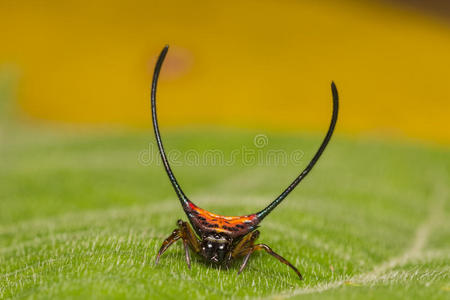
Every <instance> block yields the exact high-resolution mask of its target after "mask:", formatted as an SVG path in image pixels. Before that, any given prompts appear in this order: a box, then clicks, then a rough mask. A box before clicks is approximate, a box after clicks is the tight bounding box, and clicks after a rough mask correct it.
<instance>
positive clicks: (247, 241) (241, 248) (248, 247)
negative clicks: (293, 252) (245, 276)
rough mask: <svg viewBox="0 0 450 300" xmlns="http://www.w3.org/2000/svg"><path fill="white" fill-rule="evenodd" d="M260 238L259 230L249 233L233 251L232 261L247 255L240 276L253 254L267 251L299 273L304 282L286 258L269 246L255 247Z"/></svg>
mask: <svg viewBox="0 0 450 300" xmlns="http://www.w3.org/2000/svg"><path fill="white" fill-rule="evenodd" d="M258 236H259V231H258V230H255V231H253V232H251V233H249V234H248V235H246V236H245V237H244V238H243V239H242V240H241V241H240V242H239V243H238V244H237V245H236V247H235V248H234V249H233V251H232V253H231V257H230V259H231V258H236V257H239V256H244V255H245V257H244V261H243V262H242V265H241V267H240V268H239V271H238V274H240V273H241V272H242V271H243V270H244V268H245V266H246V265H247V263H248V260H249V258H250V256H251V255H252V253H253V252H255V251H257V250H265V251H266V252H267V253H269V254H270V255H272V256H273V257H275V258H276V259H278V260H279V261H280V262H282V263H283V264H285V265H288V266H289V267H290V268H291V269H292V270H294V271H295V273H297V275H298V277H299V278H300V280H303V276H302V274H301V273H300V271H299V270H298V269H297V268H296V267H294V266H293V265H292V264H291V263H290V262H289V261H287V260H286V259H285V258H284V257H282V256H281V255H279V254H277V253H275V252H274V251H273V250H272V249H271V248H270V247H269V246H267V245H266V244H256V245H255V244H254V243H255V240H256V239H257V238H258Z"/></svg>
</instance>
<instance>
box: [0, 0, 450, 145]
mask: <svg viewBox="0 0 450 300" xmlns="http://www.w3.org/2000/svg"><path fill="white" fill-rule="evenodd" d="M0 27H1V28H3V30H2V43H1V47H0V70H1V69H3V70H6V69H8V70H9V69H11V66H13V67H12V68H13V69H15V70H17V71H18V90H17V94H18V103H19V105H18V107H19V108H20V111H21V113H22V115H23V116H27V117H28V118H31V119H37V120H47V121H51V122H55V124H60V123H58V122H61V124H62V123H69V124H74V123H75V124H88V125H95V126H97V125H101V126H105V125H106V126H109V125H126V126H133V127H148V126H150V115H149V86H150V80H151V75H152V71H153V64H154V62H155V59H156V56H157V55H158V54H159V52H160V50H161V49H162V47H163V46H164V45H165V44H169V45H170V46H171V49H170V51H169V54H168V57H167V60H166V63H165V65H164V67H163V71H162V77H161V81H160V86H159V90H158V92H159V95H158V96H159V107H158V108H159V114H160V121H161V126H164V127H170V126H172V127H178V126H185V125H201V126H205V125H208V126H210V125H214V126H227V127H237V128H261V129H273V130H283V131H300V130H307V131H323V130H324V128H325V127H326V126H327V125H328V121H329V118H330V112H331V92H330V86H329V85H330V82H331V80H334V81H335V82H336V84H337V86H338V89H339V91H340V95H341V115H340V121H339V132H340V133H341V134H347V135H355V136H360V135H364V136H377V137H378V136H383V137H389V138H395V139H397V138H400V139H413V140H419V141H426V142H432V143H439V144H446V145H448V144H449V143H450V122H449V120H448V119H449V116H450V23H449V22H448V20H446V19H445V18H439V17H436V16H433V15H431V14H427V13H423V12H422V11H421V10H420V9H411V8H407V7H405V6H402V5H400V4H395V5H393V4H388V3H385V2H382V3H379V2H375V1H349V0H346V1H291V0H281V1H269V0H262V1H261V0H260V1H226V2H223V1H195V2H193V1H142V0H137V1H128V2H124V1H111V0H110V1H86V0H82V1H73V2H72V1H56V0H47V1H5V0H3V1H1V2H0ZM4 72H5V71H4Z"/></svg>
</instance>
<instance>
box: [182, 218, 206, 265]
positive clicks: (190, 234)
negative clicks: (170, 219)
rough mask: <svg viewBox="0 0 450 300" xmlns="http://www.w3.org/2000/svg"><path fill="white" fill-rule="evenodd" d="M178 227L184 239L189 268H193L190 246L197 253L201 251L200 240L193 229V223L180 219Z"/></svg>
mask: <svg viewBox="0 0 450 300" xmlns="http://www.w3.org/2000/svg"><path fill="white" fill-rule="evenodd" d="M178 227H179V230H180V236H181V238H182V239H183V246H184V254H185V257H186V263H187V265H188V268H189V269H190V268H191V256H190V254H189V248H191V249H192V251H194V252H195V253H200V248H201V246H200V241H199V240H198V238H197V236H196V235H195V233H194V231H193V230H192V227H191V225H189V223H187V222H183V221H182V220H178Z"/></svg>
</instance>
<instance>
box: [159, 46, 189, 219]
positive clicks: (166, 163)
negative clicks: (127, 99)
mask: <svg viewBox="0 0 450 300" xmlns="http://www.w3.org/2000/svg"><path fill="white" fill-rule="evenodd" d="M168 51H169V45H166V46H165V47H164V49H163V50H162V51H161V54H160V55H159V57H158V61H157V62H156V65H155V70H154V72H153V81H152V91H151V105H152V121H153V130H154V132H155V137H156V144H157V145H158V149H159V153H160V154H161V159H162V162H163V164H164V168H165V169H166V173H167V175H168V176H169V180H170V182H171V183H172V186H173V188H174V190H175V192H176V193H177V196H178V199H180V202H181V205H182V206H183V208H184V209H185V210H186V208H187V207H188V206H189V202H190V201H189V199H188V198H187V197H186V195H185V194H184V192H183V190H182V189H181V187H180V185H179V184H178V181H177V179H176V178H175V175H174V174H173V172H172V169H171V168H170V165H169V161H168V159H167V156H166V152H165V151H164V146H163V143H162V140H161V134H160V133H159V126H158V118H157V115H156V87H157V85H158V78H159V73H160V71H161V67H162V64H163V62H164V59H165V58H166V54H167V52H168Z"/></svg>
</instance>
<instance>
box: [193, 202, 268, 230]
mask: <svg viewBox="0 0 450 300" xmlns="http://www.w3.org/2000/svg"><path fill="white" fill-rule="evenodd" d="M186 214H187V215H188V217H189V221H190V222H191V224H192V226H193V227H194V229H195V231H196V232H197V234H199V235H203V234H206V233H223V234H226V235H227V236H230V237H232V238H236V237H239V236H243V235H246V234H247V233H249V232H251V231H253V230H255V229H256V227H257V225H258V223H259V219H258V217H257V216H256V214H252V215H247V216H240V217H227V216H221V215H216V214H213V213H211V212H209V211H207V210H204V209H201V208H200V207H198V206H196V205H195V204H193V203H192V202H190V203H189V207H188V208H187V209H186Z"/></svg>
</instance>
